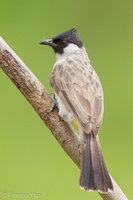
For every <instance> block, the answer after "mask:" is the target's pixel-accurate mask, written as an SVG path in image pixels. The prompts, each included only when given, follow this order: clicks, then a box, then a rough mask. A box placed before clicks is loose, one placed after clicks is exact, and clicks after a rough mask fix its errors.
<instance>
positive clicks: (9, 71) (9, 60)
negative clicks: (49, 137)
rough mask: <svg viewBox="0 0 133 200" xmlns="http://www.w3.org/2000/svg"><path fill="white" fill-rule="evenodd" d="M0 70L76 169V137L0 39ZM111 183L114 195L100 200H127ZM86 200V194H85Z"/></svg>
mask: <svg viewBox="0 0 133 200" xmlns="http://www.w3.org/2000/svg"><path fill="white" fill-rule="evenodd" d="M0 67H1V69H2V70H3V71H4V72H5V74H6V75H7V76H8V77H9V78H10V79H11V81H12V82H13V83H14V84H15V85H16V87H17V88H18V89H19V91H20V92H21V93H22V94H23V95H24V96H25V98H26V99H27V101H28V102H29V103H30V104H31V106H32V107H33V108H34V110H35V111H36V112H37V113H38V115H39V116H40V118H41V119H42V120H43V121H44V123H45V124H46V126H47V127H48V128H49V129H50V130H51V132H52V134H53V136H54V137H55V138H56V140H57V141H58V143H59V144H60V145H61V147H62V148H63V149H64V151H65V152H66V153H67V154H68V156H69V157H70V158H71V159H72V160H73V161H74V162H75V164H76V165H77V166H78V167H79V168H80V139H79V136H78V135H77V133H75V131H74V130H73V129H72V128H71V127H70V126H69V125H68V124H67V123H66V122H65V121H64V120H62V119H61V117H59V116H58V109H57V108H55V109H54V110H52V111H51V112H49V111H50V109H51V107H52V105H53V100H52V99H51V97H50V96H49V94H48V92H47V91H46V90H45V88H44V86H43V85H42V84H41V83H40V81H39V80H38V79H37V78H36V77H35V75H34V74H33V73H32V72H31V71H30V70H29V69H28V68H27V67H26V65H25V64H24V63H23V62H22V61H21V59H20V58H19V57H18V56H17V55H16V54H15V53H14V51H13V50H12V49H11V48H10V47H9V46H8V45H7V44H6V43H5V41H4V40H3V39H2V38H1V37H0ZM111 179H112V182H113V186H114V191H113V192H110V193H108V194H100V193H99V194H100V195H101V197H102V198H103V199H104V200H127V197H126V196H125V195H124V193H123V192H122V190H121V189H120V188H119V186H118V185H117V184H116V182H115V181H114V180H113V178H111ZM88 199H89V193H88Z"/></svg>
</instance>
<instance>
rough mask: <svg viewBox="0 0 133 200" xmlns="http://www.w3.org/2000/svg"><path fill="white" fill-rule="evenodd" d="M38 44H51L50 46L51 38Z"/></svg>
mask: <svg viewBox="0 0 133 200" xmlns="http://www.w3.org/2000/svg"><path fill="white" fill-rule="evenodd" d="M39 44H44V45H49V46H52V47H53V45H54V43H53V39H48V40H43V41H41V42H40V43H39Z"/></svg>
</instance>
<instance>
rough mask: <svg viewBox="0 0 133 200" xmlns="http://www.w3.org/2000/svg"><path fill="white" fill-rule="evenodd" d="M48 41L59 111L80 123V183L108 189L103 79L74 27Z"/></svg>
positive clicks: (52, 82) (52, 79)
mask: <svg viewBox="0 0 133 200" xmlns="http://www.w3.org/2000/svg"><path fill="white" fill-rule="evenodd" d="M47 42H48V40H47ZM47 42H46V41H43V42H42V44H46V43H47ZM48 45H50V46H52V47H53V49H54V51H55V52H56V55H57V61H56V63H55V65H54V68H53V71H52V74H51V77H50V84H51V86H52V87H53V88H54V91H55V95H56V98H57V102H58V105H59V114H60V115H61V116H62V117H63V118H64V120H66V121H68V122H72V121H73V120H74V119H77V120H78V124H79V132H80V137H81V149H82V153H81V154H82V155H81V175H80V187H81V188H83V189H84V190H98V191H99V192H103V193H106V192H108V191H109V190H112V189H113V186H112V183H111V180H110V177H109V175H108V172H107V169H106V166H105V163H104V160H103V156H102V152H101V147H100V143H99V139H98V132H99V129H100V126H101V124H102V119H103V110H104V108H103V91H102V86H101V83H100V80H99V78H98V76H97V74H96V72H95V70H94V69H93V68H92V66H91V64H90V60H89V58H88V55H87V53H86V51H85V48H84V47H83V44H82V41H81V40H80V39H79V37H78V35H77V33H76V31H75V30H74V29H71V30H70V31H67V32H65V33H62V34H60V35H58V36H56V37H54V38H52V41H51V42H50V43H49V44H48ZM64 45H65V46H64Z"/></svg>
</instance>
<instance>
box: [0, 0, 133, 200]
mask: <svg viewBox="0 0 133 200" xmlns="http://www.w3.org/2000/svg"><path fill="white" fill-rule="evenodd" d="M73 27H75V28H76V29H78V32H79V34H80V37H81V39H82V40H83V41H84V44H85V47H86V49H87V52H88V54H89V57H90V59H91V63H92V65H93V67H94V68H95V70H96V71H97V73H98V75H99V77H100V79H101V82H102V85H103V89H104V96H105V115H104V121H103V125H102V128H101V132H100V140H101V144H102V149H103V154H104V157H105V160H106V163H107V166H108V169H109V172H110V173H111V175H112V176H113V177H114V179H115V180H116V182H117V183H118V184H119V186H120V187H121V188H122V190H123V191H124V192H125V194H126V195H127V196H128V198H129V199H133V194H132V185H133V184H132V180H133V172H132V171H133V155H132V152H133V126H132V123H133V122H132V121H133V117H132V116H133V65H132V63H133V61H132V58H133V56H132V52H133V1H131V0H112V1H107V0H100V1H99V0H78V1H77V0H68V1H61V0H56V1H54V0H47V1H46V0H23V1H22V0H21V1H20V0H5V1H1V2H0V35H1V36H2V37H3V39H4V40H5V41H6V42H7V43H8V44H9V45H10V47H11V48H12V49H13V50H14V51H15V52H16V53H17V54H18V56H20V58H21V59H22V60H23V61H24V62H25V64H26V65H27V66H28V67H29V68H30V69H31V70H32V71H33V73H34V74H35V75H36V76H37V77H38V78H39V80H40V81H41V82H42V83H43V84H44V85H45V87H46V89H47V90H48V91H49V93H50V92H52V89H51V87H50V85H49V76H50V73H51V69H52V66H53V64H54V62H55V55H54V53H53V51H52V49H50V48H49V47H44V46H40V45H38V43H39V42H40V41H41V40H43V39H47V38H51V37H53V36H55V35H57V34H59V33H61V32H63V31H66V30H69V29H71V28H73ZM78 181H79V169H78V168H77V167H76V165H75V164H74V163H73V162H72V161H71V159H70V158H69V157H68V156H67V155H66V154H65V153H64V151H63V150H62V149H61V147H60V146H59V145H58V143H57V142H56V141H55V139H54V137H53V136H52V134H51V133H50V131H49V130H48V129H47V127H45V125H44V123H43V122H42V121H41V120H40V118H39V117H38V115H37V114H36V113H35V111H34V110H33V108H32V107H31V106H30V105H29V103H28V102H27V101H26V100H25V99H24V97H23V96H22V95H21V93H20V92H19V91H18V90H17V89H16V87H15V86H14V85H13V83H12V82H11V81H10V80H9V78H8V77H7V76H6V75H5V74H4V73H3V71H2V70H0V199H2V200H3V199H7V200H8V199H11V200H15V199H21V200H24V199H28V200H34V199H39V200H53V199H55V200H56V199H58V200H59V199H63V200H68V199H69V200H73V199H75V200H81V199H84V200H85V199H86V200H87V199H91V200H100V199H101V198H100V196H99V195H98V194H97V193H96V192H91V193H87V192H84V191H82V190H80V189H79V184H78ZM11 193H13V194H14V195H12V194H11ZM30 193H36V194H38V196H36V197H35V196H33V195H31V194H30ZM17 194H21V197H17ZM22 194H25V196H24V195H22ZM26 194H27V196H26ZM6 195H7V196H6ZM13 196H14V197H13ZM37 197H38V198H37Z"/></svg>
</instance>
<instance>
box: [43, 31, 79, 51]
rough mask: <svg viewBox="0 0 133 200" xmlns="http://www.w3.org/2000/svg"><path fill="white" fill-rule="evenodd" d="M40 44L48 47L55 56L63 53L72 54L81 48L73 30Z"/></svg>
mask: <svg viewBox="0 0 133 200" xmlns="http://www.w3.org/2000/svg"><path fill="white" fill-rule="evenodd" d="M40 44H44V45H49V46H50V47H52V48H53V49H54V51H55V53H57V54H63V53H65V51H67V52H69V53H72V51H74V50H76V49H78V48H81V47H82V46H83V43H82V41H81V40H80V39H79V36H78V34H77V31H76V30H75V29H70V30H69V31H66V32H63V33H61V34H60V35H57V36H55V37H53V38H52V39H48V40H43V41H42V42H40Z"/></svg>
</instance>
